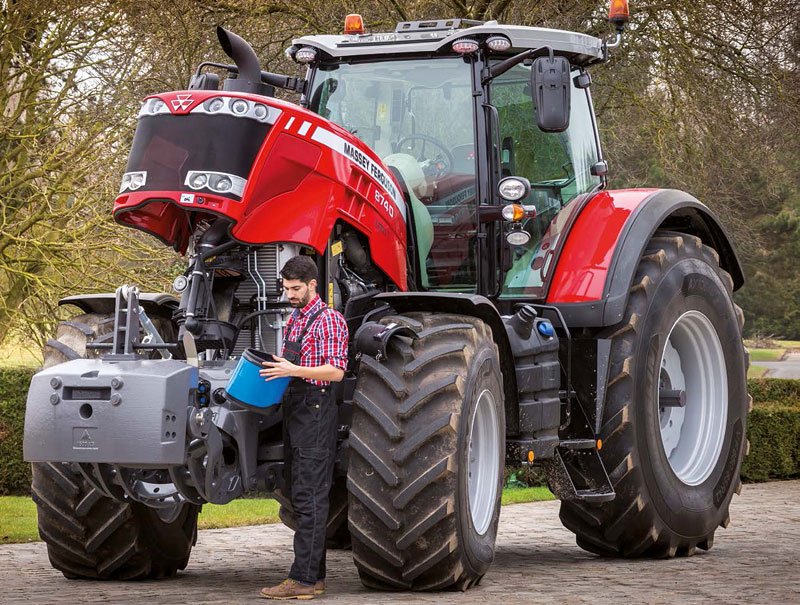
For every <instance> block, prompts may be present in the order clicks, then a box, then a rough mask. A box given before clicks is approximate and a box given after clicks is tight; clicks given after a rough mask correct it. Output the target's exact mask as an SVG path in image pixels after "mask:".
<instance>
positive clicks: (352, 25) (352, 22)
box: [344, 5, 627, 35]
mask: <svg viewBox="0 0 800 605" xmlns="http://www.w3.org/2000/svg"><path fill="white" fill-rule="evenodd" d="M626 6H627V5H626ZM344 33H345V34H346V35H352V34H363V33H364V19H363V18H362V17H361V15H358V14H352V15H347V16H346V17H345V18H344Z"/></svg>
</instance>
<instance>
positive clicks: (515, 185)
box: [497, 176, 531, 202]
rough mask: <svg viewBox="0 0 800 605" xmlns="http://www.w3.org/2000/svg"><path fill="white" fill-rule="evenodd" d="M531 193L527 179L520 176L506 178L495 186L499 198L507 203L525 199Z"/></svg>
mask: <svg viewBox="0 0 800 605" xmlns="http://www.w3.org/2000/svg"><path fill="white" fill-rule="evenodd" d="M530 191H531V184H530V182H529V181H528V179H526V178H523V177H521V176H507V177H506V178H504V179H503V180H501V181H500V183H499V184H498V185H497V192H498V193H499V194H500V197H501V198H503V199H504V200H507V201H509V202H516V201H519V200H521V199H522V198H524V197H526V196H527V195H528V194H529V193H530Z"/></svg>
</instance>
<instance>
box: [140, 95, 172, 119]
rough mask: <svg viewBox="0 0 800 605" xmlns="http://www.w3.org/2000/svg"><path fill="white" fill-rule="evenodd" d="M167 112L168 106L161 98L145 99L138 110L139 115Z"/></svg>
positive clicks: (154, 114)
mask: <svg viewBox="0 0 800 605" xmlns="http://www.w3.org/2000/svg"><path fill="white" fill-rule="evenodd" d="M163 113H169V107H167V104H166V103H164V101H162V100H161V99H158V98H155V97H154V98H152V99H147V100H146V101H145V102H144V103H142V108H141V109H140V110H139V116H138V117H140V118H141V117H142V116H157V115H159V114H163Z"/></svg>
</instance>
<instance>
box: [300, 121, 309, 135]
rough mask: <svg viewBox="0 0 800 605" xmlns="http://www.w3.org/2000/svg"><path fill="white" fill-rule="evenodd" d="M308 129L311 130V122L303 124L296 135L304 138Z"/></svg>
mask: <svg viewBox="0 0 800 605" xmlns="http://www.w3.org/2000/svg"><path fill="white" fill-rule="evenodd" d="M309 128H311V122H303V125H302V126H301V127H300V129H299V130H298V131H297V134H299V135H300V136H301V137H304V136H306V133H307V132H308V129H309Z"/></svg>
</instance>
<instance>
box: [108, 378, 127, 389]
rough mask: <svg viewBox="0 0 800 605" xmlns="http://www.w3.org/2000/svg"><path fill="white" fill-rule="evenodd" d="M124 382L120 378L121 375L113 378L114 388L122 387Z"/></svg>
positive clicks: (112, 385) (112, 384) (112, 386)
mask: <svg viewBox="0 0 800 605" xmlns="http://www.w3.org/2000/svg"><path fill="white" fill-rule="evenodd" d="M123 384H124V383H123V382H122V378H120V377H119V376H115V377H114V378H112V379H111V388H112V389H121V388H122V385H123Z"/></svg>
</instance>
